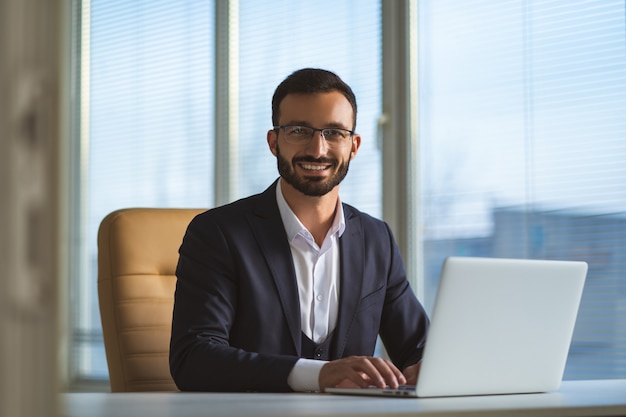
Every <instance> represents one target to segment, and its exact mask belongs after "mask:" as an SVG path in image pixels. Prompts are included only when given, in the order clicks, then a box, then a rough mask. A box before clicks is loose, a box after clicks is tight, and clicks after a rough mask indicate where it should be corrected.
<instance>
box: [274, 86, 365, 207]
mask: <svg viewBox="0 0 626 417" xmlns="http://www.w3.org/2000/svg"><path fill="white" fill-rule="evenodd" d="M279 124H280V125H298V126H307V127H315V128H320V129H323V128H329V127H330V128H342V129H347V130H351V129H352V128H353V126H352V124H353V110H352V106H351V105H350V103H349V102H348V100H347V99H346V98H345V97H344V96H343V94H341V93H339V92H337V91H333V92H329V93H317V94H290V95H287V96H286V97H285V98H284V99H283V101H282V102H281V103H280V121H279ZM360 142H361V138H360V136H359V135H357V134H355V135H353V136H352V137H348V138H346V139H345V140H344V141H342V142H339V143H333V144H330V143H329V142H327V141H326V140H325V139H324V138H323V137H322V135H321V133H320V132H315V134H314V136H313V138H312V139H311V140H310V141H309V142H308V143H304V144H293V143H290V142H288V141H287V140H286V137H285V132H284V131H283V130H282V129H279V130H278V131H270V132H268V144H269V145H270V149H271V150H272V153H273V154H274V155H275V156H276V158H277V162H278V171H279V173H280V175H281V177H282V178H283V179H284V180H285V181H286V182H287V183H288V184H289V185H291V186H292V187H293V188H295V189H296V190H298V191H300V192H301V193H303V194H305V195H308V196H314V197H319V196H323V195H325V194H327V193H328V192H330V191H331V190H333V189H334V188H335V187H336V186H337V185H339V184H340V183H341V181H342V180H343V179H344V178H345V176H346V174H347V173H348V168H349V165H350V160H351V159H352V158H354V156H355V155H356V153H357V150H358V148H359V146H360Z"/></svg>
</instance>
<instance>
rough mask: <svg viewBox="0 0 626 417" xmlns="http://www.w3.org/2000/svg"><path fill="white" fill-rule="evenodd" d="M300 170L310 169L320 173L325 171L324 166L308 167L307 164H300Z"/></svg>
mask: <svg viewBox="0 0 626 417" xmlns="http://www.w3.org/2000/svg"><path fill="white" fill-rule="evenodd" d="M302 168H304V169H310V170H313V171H322V170H324V169H326V166H324V165H308V164H302Z"/></svg>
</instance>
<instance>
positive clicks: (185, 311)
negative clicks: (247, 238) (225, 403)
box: [170, 215, 298, 392]
mask: <svg viewBox="0 0 626 417" xmlns="http://www.w3.org/2000/svg"><path fill="white" fill-rule="evenodd" d="M179 252H180V258H179V262H178V266H177V270H176V275H177V278H178V280H177V284H176V293H175V302H174V312H173V320H172V333H171V342H170V371H171V374H172V377H173V379H174V381H175V383H176V385H177V386H178V388H179V389H180V390H182V391H237V392H239V391H274V392H280V391H291V389H290V388H289V386H288V384H287V377H288V375H289V372H290V371H291V369H292V368H293V366H294V364H295V363H296V361H297V360H298V357H297V356H291V355H278V354H268V353H265V354H263V353H258V352H254V351H246V350H243V349H240V348H237V347H234V346H231V344H230V337H231V329H232V328H233V323H234V322H235V320H236V312H237V309H238V302H239V300H240V297H239V293H238V291H239V282H238V281H239V279H240V277H239V276H238V275H237V274H238V272H237V268H236V266H235V260H234V257H233V254H232V253H231V249H230V248H229V242H228V239H227V238H226V236H225V235H224V233H223V231H222V230H221V229H220V227H219V225H218V224H217V221H215V220H214V219H212V218H211V217H210V216H206V215H204V216H203V215H201V216H199V217H196V219H194V220H193V221H192V222H191V224H190V225H189V227H188V229H187V232H186V234H185V237H184V239H183V242H182V245H181V247H180V251H179Z"/></svg>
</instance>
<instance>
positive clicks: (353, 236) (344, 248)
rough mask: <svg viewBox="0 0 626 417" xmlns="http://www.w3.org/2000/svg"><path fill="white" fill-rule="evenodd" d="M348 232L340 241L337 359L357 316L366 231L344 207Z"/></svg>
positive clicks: (335, 339) (336, 337)
mask: <svg viewBox="0 0 626 417" xmlns="http://www.w3.org/2000/svg"><path fill="white" fill-rule="evenodd" d="M344 214H345V217H346V230H345V232H344V234H343V235H342V236H341V238H340V239H339V247H340V252H341V265H340V284H339V285H340V286H339V291H340V293H339V314H338V315H337V317H338V318H337V326H336V328H335V335H334V344H335V354H336V356H337V357H342V356H343V351H344V348H345V345H346V341H347V336H348V332H349V331H350V327H351V326H352V323H353V321H354V317H355V316H356V313H357V309H358V307H359V301H360V299H361V291H362V286H363V257H364V247H363V237H362V235H363V230H362V226H361V222H360V221H359V220H358V217H357V216H355V215H354V213H353V212H352V211H351V210H350V209H349V208H346V206H344Z"/></svg>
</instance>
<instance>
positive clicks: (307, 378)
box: [287, 358, 327, 392]
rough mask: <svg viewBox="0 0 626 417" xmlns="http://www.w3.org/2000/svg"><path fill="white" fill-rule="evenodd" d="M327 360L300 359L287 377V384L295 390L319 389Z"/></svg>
mask: <svg viewBox="0 0 626 417" xmlns="http://www.w3.org/2000/svg"><path fill="white" fill-rule="evenodd" d="M326 363H327V361H319V360H315V359H303V358H300V359H298V362H296V364H295V365H294V367H293V368H292V369H291V372H289V376H288V377H287V384H288V385H289V387H290V388H291V389H292V390H294V391H300V392H303V391H319V390H320V382H319V379H320V371H321V370H322V366H324V365H326Z"/></svg>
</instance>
